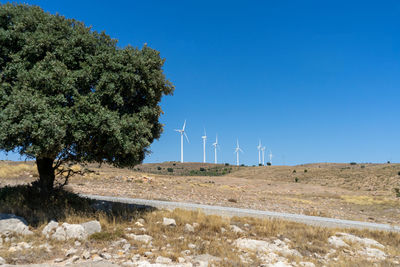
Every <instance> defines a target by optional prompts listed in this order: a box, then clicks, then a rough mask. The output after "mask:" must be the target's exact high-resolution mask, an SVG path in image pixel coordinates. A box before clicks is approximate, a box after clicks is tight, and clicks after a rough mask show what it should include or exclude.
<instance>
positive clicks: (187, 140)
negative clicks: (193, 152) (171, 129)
mask: <svg viewBox="0 0 400 267" xmlns="http://www.w3.org/2000/svg"><path fill="white" fill-rule="evenodd" d="M183 134H184V135H185V137H186V140H187V142H188V143H190V142H189V138H188V137H187V134H186V132H183Z"/></svg>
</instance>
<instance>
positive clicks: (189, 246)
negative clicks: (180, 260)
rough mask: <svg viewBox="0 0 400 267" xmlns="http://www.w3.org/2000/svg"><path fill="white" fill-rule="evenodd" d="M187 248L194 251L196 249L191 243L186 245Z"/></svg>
mask: <svg viewBox="0 0 400 267" xmlns="http://www.w3.org/2000/svg"><path fill="white" fill-rule="evenodd" d="M188 248H190V249H195V248H196V245H195V244H192V243H190V244H189V245H188Z"/></svg>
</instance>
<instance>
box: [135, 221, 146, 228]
mask: <svg viewBox="0 0 400 267" xmlns="http://www.w3.org/2000/svg"><path fill="white" fill-rule="evenodd" d="M135 226H137V227H143V226H144V225H143V224H142V223H140V222H135Z"/></svg>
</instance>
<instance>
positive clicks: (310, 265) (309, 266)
mask: <svg viewBox="0 0 400 267" xmlns="http://www.w3.org/2000/svg"><path fill="white" fill-rule="evenodd" d="M299 264H300V266H302V267H315V264H314V263H312V262H309V261H301V262H299Z"/></svg>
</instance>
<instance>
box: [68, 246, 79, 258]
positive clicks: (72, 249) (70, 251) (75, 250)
mask: <svg viewBox="0 0 400 267" xmlns="http://www.w3.org/2000/svg"><path fill="white" fill-rule="evenodd" d="M76 252H78V250H77V249H76V248H70V249H69V250H67V252H66V253H65V257H69V256H72V255H75V253H76Z"/></svg>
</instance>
